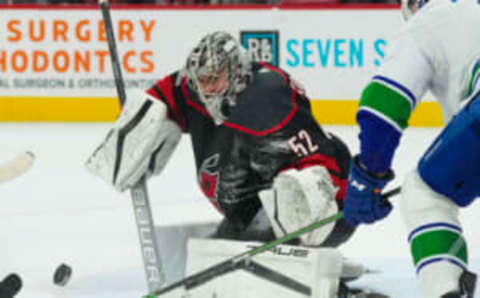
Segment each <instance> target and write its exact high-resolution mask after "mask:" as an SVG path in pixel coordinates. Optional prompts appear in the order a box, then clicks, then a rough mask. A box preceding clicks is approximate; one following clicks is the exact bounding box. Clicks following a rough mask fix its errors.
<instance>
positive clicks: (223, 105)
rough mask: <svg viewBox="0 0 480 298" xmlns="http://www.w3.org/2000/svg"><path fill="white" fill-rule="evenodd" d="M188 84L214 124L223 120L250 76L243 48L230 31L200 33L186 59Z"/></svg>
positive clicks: (249, 66) (249, 68) (249, 64)
mask: <svg viewBox="0 0 480 298" xmlns="http://www.w3.org/2000/svg"><path fill="white" fill-rule="evenodd" d="M185 70H186V75H187V84H188V85H189V87H190V88H192V89H193V90H195V91H196V92H197V93H198V95H199V97H200V100H201V101H202V102H203V103H204V105H205V108H206V109H207V111H208V112H209V113H210V115H211V116H212V118H213V120H214V122H215V124H217V125H220V124H222V123H223V122H224V121H225V120H226V119H227V117H228V110H229V108H230V107H231V106H233V105H235V101H236V98H237V95H238V94H239V93H240V92H242V91H243V90H244V89H245V87H246V86H247V84H248V82H249V81H250V78H251V63H250V60H249V58H248V56H247V55H246V53H245V50H244V49H243V48H242V47H241V46H240V44H239V43H238V41H236V40H235V39H234V38H233V37H232V36H231V35H230V34H228V33H226V32H221V31H218V32H214V33H211V34H208V35H206V36H205V37H203V38H202V39H201V40H200V42H199V44H198V45H197V46H196V47H195V48H194V49H193V50H192V52H191V53H190V55H189V56H188V58H187V63H186V67H185Z"/></svg>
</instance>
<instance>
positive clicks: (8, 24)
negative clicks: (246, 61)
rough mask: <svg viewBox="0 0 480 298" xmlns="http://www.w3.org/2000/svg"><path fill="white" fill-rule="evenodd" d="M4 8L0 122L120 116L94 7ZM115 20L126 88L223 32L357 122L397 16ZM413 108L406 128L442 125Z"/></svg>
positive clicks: (204, 14) (233, 12)
mask: <svg viewBox="0 0 480 298" xmlns="http://www.w3.org/2000/svg"><path fill="white" fill-rule="evenodd" d="M2 8H4V9H2V10H0V15H1V18H0V29H1V30H2V32H3V33H4V34H2V35H1V36H0V40H1V41H2V44H3V45H5V46H4V47H2V48H0V71H1V72H2V74H3V75H2V76H1V78H0V121H112V120H114V119H115V118H116V117H117V116H118V113H119V106H118V103H117V100H116V93H115V85H114V81H113V76H112V73H111V66H110V60H109V54H108V46H107V43H106V35H105V30H104V26H103V22H102V19H101V14H100V11H99V8H98V7H83V8H78V7H69V6H65V7H63V6H62V8H60V9H59V8H55V7H49V6H46V7H41V8H39V7H28V6H22V7H15V6H14V7H13V8H12V7H2ZM39 9H41V13H38V10H39ZM12 10H14V13H12ZM112 17H113V25H114V30H115V33H116V36H117V43H118V45H117V46H118V50H119V56H120V62H121V65H122V68H123V74H124V79H125V82H126V86H127V88H147V87H149V86H150V85H151V84H153V83H154V82H155V81H156V80H157V79H159V78H161V77H162V76H164V75H166V74H168V73H170V72H172V71H175V70H176V69H178V68H179V67H181V66H183V64H184V61H185V57H186V56H187V54H188V53H189V51H190V50H191V48H192V47H193V46H194V45H195V44H196V43H197V42H198V40H199V39H200V38H201V37H202V36H203V35H204V34H205V33H206V32H211V31H215V30H225V31H228V32H230V33H231V34H233V35H234V36H236V37H238V38H239V39H240V41H241V43H242V44H243V45H244V46H245V47H246V48H247V51H248V53H249V54H250V56H251V57H252V58H253V59H254V60H257V61H267V62H269V63H272V64H274V65H276V66H279V67H281V68H283V69H285V70H286V71H288V72H289V73H291V74H292V76H294V77H295V78H297V79H298V80H299V81H301V82H302V83H303V84H304V85H305V87H306V90H307V95H308V96H309V97H310V98H311V99H312V107H313V110H314V114H315V116H316V117H317V119H318V120H319V121H320V122H321V123H328V124H354V121H355V120H354V119H355V111H356V109H357V104H358V101H357V100H358V98H359V96H360V94H361V91H362V88H363V86H364V85H365V84H366V83H367V82H368V80H369V79H370V78H371V77H372V75H373V74H374V73H375V71H376V70H377V69H378V67H380V66H381V64H382V63H383V60H384V57H385V53H386V48H387V46H388V44H389V43H391V41H392V40H393V38H394V35H393V34H394V32H395V31H396V30H397V29H398V27H399V26H400V25H401V23H402V21H401V16H400V12H399V10H398V7H397V6H352V7H349V8H345V7H342V6H328V7H325V6H323V7H322V6H313V7H309V9H301V8H300V7H295V6H290V7H280V8H278V7H269V6H255V7H253V6H242V7H235V6H233V7H232V6H212V7H203V8H193V7H188V6H186V7H175V6H170V7H158V6H154V7H152V6H150V7H144V8H142V9H138V8H137V9H132V8H131V7H121V6H119V7H114V8H113V10H112ZM226 20H228V22H227V21H226ZM245 20H248V22H246V21H245ZM417 110H418V111H416V114H415V115H414V117H413V119H412V120H411V123H410V124H411V125H423V126H437V125H441V123H442V121H441V115H440V109H439V106H438V105H437V104H436V103H433V102H431V98H427V99H425V100H424V102H423V103H421V104H420V105H419V107H418V108H417Z"/></svg>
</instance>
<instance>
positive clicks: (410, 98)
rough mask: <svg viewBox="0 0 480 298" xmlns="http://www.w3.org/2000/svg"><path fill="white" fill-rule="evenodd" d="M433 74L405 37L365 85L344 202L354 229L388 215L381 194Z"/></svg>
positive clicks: (414, 43)
mask: <svg viewBox="0 0 480 298" xmlns="http://www.w3.org/2000/svg"><path fill="white" fill-rule="evenodd" d="M432 72H433V67H432V61H429V59H427V55H425V53H424V52H422V50H421V49H420V48H419V47H418V46H417V43H416V42H415V41H414V39H413V38H412V37H409V36H403V37H401V38H400V39H399V40H397V42H396V43H395V44H393V45H392V48H391V52H390V53H389V55H388V56H387V59H386V60H385V62H384V65H383V66H382V69H381V71H380V72H379V74H378V75H375V76H374V77H373V78H372V80H371V81H370V83H369V84H368V85H367V86H366V87H365V89H364V91H363V93H362V95H361V99H360V104H359V110H358V112H357V115H356V118H357V122H358V125H359V127H360V135H359V138H360V152H359V155H358V156H356V157H355V158H354V160H353V162H352V166H351V169H350V175H349V176H350V178H349V185H348V189H347V196H346V199H345V202H346V203H345V210H344V212H345V218H346V220H347V221H348V222H349V223H350V224H351V225H357V224H358V223H361V222H363V223H371V222H374V221H376V220H378V219H382V218H384V217H386V216H387V215H388V214H389V213H390V211H391V208H392V207H391V205H390V204H388V203H384V202H383V203H382V202H381V201H380V193H381V190H382V189H383V188H384V187H385V185H386V184H387V183H388V182H389V181H390V180H392V179H393V177H394V175H393V171H392V170H391V164H392V159H393V155H394V153H395V150H396V148H397V147H398V145H399V142H400V138H401V136H402V133H403V131H404V130H405V129H406V128H407V126H408V120H409V118H410V115H411V114H412V112H413V110H414V109H415V107H416V106H417V105H418V103H419V101H420V99H421V97H422V96H423V95H424V93H425V92H426V90H427V87H428V86H429V83H430V81H429V79H430V77H431V75H432Z"/></svg>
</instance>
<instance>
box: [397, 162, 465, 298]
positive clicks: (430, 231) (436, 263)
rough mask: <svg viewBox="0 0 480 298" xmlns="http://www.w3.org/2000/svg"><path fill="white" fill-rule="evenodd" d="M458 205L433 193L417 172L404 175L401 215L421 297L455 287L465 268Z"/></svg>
mask: <svg viewBox="0 0 480 298" xmlns="http://www.w3.org/2000/svg"><path fill="white" fill-rule="evenodd" d="M458 209H459V208H458V206H457V205H455V204H454V203H453V202H452V201H451V200H450V199H449V198H447V197H445V196H443V195H441V194H439V193H437V192H435V191H433V190H432V189H431V188H430V187H429V186H428V185H427V184H425V182H424V181H423V180H422V179H421V178H420V176H419V174H418V173H417V171H411V172H410V173H409V174H407V175H406V177H405V181H404V183H403V186H402V197H401V200H400V212H401V214H402V216H403V220H404V222H405V224H406V226H407V230H408V231H409V236H408V240H409V242H410V247H411V253H412V257H413V261H414V264H415V267H416V271H417V274H418V277H419V279H420V282H421V285H422V289H423V292H424V294H425V296H424V297H429V298H430V297H432V298H433V297H440V296H442V295H443V294H445V293H447V292H449V291H452V290H455V289H457V288H458V280H459V278H460V275H461V274H462V272H463V271H464V270H465V269H466V267H467V247H466V243H465V239H464V237H463V235H462V229H461V226H460V222H459V220H458Z"/></svg>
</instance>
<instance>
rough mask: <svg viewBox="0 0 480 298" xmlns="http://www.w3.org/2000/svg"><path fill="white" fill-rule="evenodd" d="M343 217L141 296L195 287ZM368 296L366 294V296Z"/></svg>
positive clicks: (326, 220)
mask: <svg viewBox="0 0 480 298" xmlns="http://www.w3.org/2000/svg"><path fill="white" fill-rule="evenodd" d="M400 191H401V188H400V187H397V188H394V189H392V190H390V191H387V192H385V193H384V194H383V195H382V198H381V199H382V201H385V202H386V201H388V198H390V197H392V196H394V195H397V194H398V193H400ZM341 218H343V212H338V213H336V214H334V215H332V216H329V217H327V218H324V219H322V220H320V221H318V222H315V223H312V224H310V225H308V226H306V227H304V228H301V229H299V230H297V231H295V232H292V233H290V234H287V235H285V236H283V237H281V238H278V239H276V240H274V241H272V242H269V243H266V244H264V245H262V246H260V247H257V248H254V249H252V250H249V251H247V252H244V253H242V254H240V255H237V256H235V257H233V258H230V259H228V260H226V261H223V262H221V263H218V264H216V265H213V266H211V267H208V268H206V269H204V270H202V271H200V272H198V273H195V274H192V275H190V276H187V277H186V278H184V279H182V280H180V281H177V282H175V283H172V284H171V285H169V286H167V287H164V288H163V289H160V290H156V291H153V292H150V294H148V295H145V296H143V298H156V297H159V296H161V295H163V294H165V293H167V292H170V291H173V290H175V289H177V288H180V287H184V288H185V290H189V289H192V288H195V287H198V286H200V285H202V284H204V283H206V282H208V281H210V280H212V279H214V278H216V277H218V276H220V275H222V274H225V273H228V272H231V271H234V270H236V269H239V268H242V267H244V266H246V265H248V264H249V263H250V260H251V259H252V257H254V256H256V255H258V254H260V253H263V252H265V251H268V250H269V249H271V248H273V247H275V246H277V245H279V244H282V243H285V242H288V241H289V240H292V239H294V238H297V237H299V236H300V235H303V234H306V233H309V232H311V231H313V230H315V229H318V228H320V227H322V226H324V225H327V224H329V223H333V222H335V221H337V220H339V219H341ZM367 297H368V296H367Z"/></svg>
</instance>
